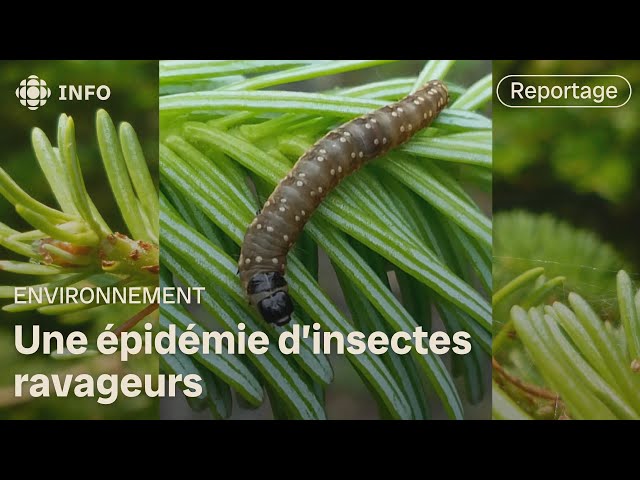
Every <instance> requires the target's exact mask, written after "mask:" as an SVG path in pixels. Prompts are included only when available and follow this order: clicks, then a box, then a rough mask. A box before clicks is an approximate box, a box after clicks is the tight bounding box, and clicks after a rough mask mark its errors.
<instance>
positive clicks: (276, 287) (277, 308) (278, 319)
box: [247, 272, 293, 327]
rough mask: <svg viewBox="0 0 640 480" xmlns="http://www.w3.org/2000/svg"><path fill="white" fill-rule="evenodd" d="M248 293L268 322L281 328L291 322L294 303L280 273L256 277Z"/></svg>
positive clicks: (251, 282) (252, 278) (259, 274)
mask: <svg viewBox="0 0 640 480" xmlns="http://www.w3.org/2000/svg"><path fill="white" fill-rule="evenodd" d="M247 293H248V295H249V299H250V300H251V303H253V304H254V305H255V306H256V308H257V309H258V311H259V312H260V315H262V318H264V320H265V321H266V322H268V323H273V324H275V325H277V326H279V327H280V326H282V325H286V324H287V323H289V321H290V320H291V314H292V313H293V303H292V302H291V298H290V297H289V294H288V293H287V281H286V280H285V279H284V276H283V275H282V274H281V273H280V272H267V273H258V274H256V275H254V276H253V277H251V280H249V284H248V285H247Z"/></svg>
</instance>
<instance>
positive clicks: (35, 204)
mask: <svg viewBox="0 0 640 480" xmlns="http://www.w3.org/2000/svg"><path fill="white" fill-rule="evenodd" d="M96 130H97V134H98V141H99V144H100V153H101V156H102V161H103V164H104V167H105V170H106V173H107V178H108V181H109V185H110V187H111V190H112V192H113V195H114V199H115V201H116V204H117V205H118V207H119V209H120V213H121V214H122V217H123V219H124V221H125V225H126V227H127V229H128V230H129V234H130V235H131V238H130V237H128V236H127V235H125V234H123V233H119V232H112V230H111V229H110V227H109V226H108V225H107V224H106V222H105V221H104V219H103V218H102V216H101V215H100V212H99V211H98V209H97V208H96V206H95V204H94V203H93V201H92V199H91V196H90V194H89V192H88V191H87V188H86V186H85V183H84V179H83V176H82V172H81V170H80V162H79V159H78V157H77V153H76V152H77V148H76V140H75V125H74V121H73V119H72V118H71V117H68V116H67V115H65V114H62V115H60V119H59V122H58V130H57V135H56V137H57V144H56V146H55V147H54V146H53V145H52V143H51V142H50V140H49V138H48V137H47V135H46V134H45V133H44V132H43V131H42V130H40V129H39V128H34V130H33V132H32V135H31V140H32V144H33V149H34V152H35V155H36V158H37V159H38V163H39V165H40V168H41V170H42V172H43V173H44V175H45V178H46V180H47V182H48V184H49V186H50V188H51V191H52V193H53V195H54V197H55V199H56V201H57V202H58V205H59V209H56V208H52V207H49V206H47V205H44V204H43V203H41V202H39V201H37V200H35V199H34V198H32V197H31V196H30V195H29V194H28V193H27V192H26V191H25V190H23V189H22V188H20V186H18V185H17V184H16V183H15V182H14V181H13V179H12V178H11V177H10V176H9V175H8V174H7V172H5V171H4V170H3V169H2V168H0V194H2V196H4V197H5V198H6V199H7V200H8V201H9V202H10V203H12V204H13V205H14V206H15V209H16V211H17V212H18V214H19V215H20V216H21V217H22V218H23V219H25V220H26V221H27V222H28V223H29V224H30V225H31V226H32V227H33V228H34V229H33V230H30V231H27V232H18V231H16V230H14V229H12V228H11V227H9V226H7V225H5V224H4V223H0V245H2V246H3V247H5V248H6V249H8V250H11V251H13V252H15V253H17V254H18V255H21V256H23V257H26V259H25V261H9V260H5V261H0V270H5V271H8V272H12V273H17V274H23V275H33V276H39V277H40V276H44V277H45V278H44V282H43V283H39V284H37V285H31V286H34V287H43V288H49V289H53V288H55V287H63V286H64V287H70V286H74V287H78V288H83V287H89V288H94V287H98V286H100V287H106V286H124V285H126V286H132V285H135V286H148V287H155V286H156V285H157V284H158V269H159V266H158V257H159V254H158V230H159V227H158V220H157V219H158V210H159V206H158V195H157V191H156V189H155V186H154V184H153V181H152V179H151V175H150V173H149V169H148V166H147V163H146V161H145V159H144V155H143V153H142V148H141V146H140V143H139V142H138V139H137V137H136V134H135V131H134V130H133V127H132V126H131V125H129V124H128V123H122V124H121V125H120V132H119V134H118V133H117V132H116V129H115V126H114V124H113V122H112V120H111V117H109V115H108V113H107V112H105V111H104V110H99V111H98V112H97V115H96ZM34 181H36V180H35V178H34ZM21 286H22V285H21ZM14 289H15V286H2V287H0V298H14ZM51 293H53V291H52V290H51ZM45 298H46V297H45ZM95 306H97V304H50V303H49V302H48V301H46V300H45V301H43V303H26V304H15V303H11V304H8V305H5V306H3V307H2V309H3V310H4V311H6V312H15V311H25V310H37V311H39V312H40V313H44V314H51V315H59V314H64V313H68V312H72V311H78V310H79V309H89V308H93V307H95Z"/></svg>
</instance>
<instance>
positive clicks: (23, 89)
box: [16, 75, 51, 110]
mask: <svg viewBox="0 0 640 480" xmlns="http://www.w3.org/2000/svg"><path fill="white" fill-rule="evenodd" d="M50 96H51V89H50V88H49V87H47V82H45V81H44V80H42V79H40V78H38V76H37V75H29V78H27V79H25V80H22V81H21V82H20V86H19V87H18V88H16V97H18V100H20V103H21V104H22V105H24V106H25V107H27V108H28V109H29V110H37V109H38V108H40V107H42V106H43V105H44V104H45V103H47V99H48V98H49V97H50Z"/></svg>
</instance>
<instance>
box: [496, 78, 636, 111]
mask: <svg viewBox="0 0 640 480" xmlns="http://www.w3.org/2000/svg"><path fill="white" fill-rule="evenodd" d="M631 94H632V89H631V84H630V83H629V81H628V80H627V79H626V78H625V77H623V76H622V75H613V74H612V75H507V76H506V77H503V78H502V79H501V80H500V82H498V85H497V87H496V95H497V97H498V100H500V102H501V103H502V104H503V105H505V106H507V107H509V108H620V107H622V106H624V105H625V104H626V103H627V102H628V101H629V100H630V99H631Z"/></svg>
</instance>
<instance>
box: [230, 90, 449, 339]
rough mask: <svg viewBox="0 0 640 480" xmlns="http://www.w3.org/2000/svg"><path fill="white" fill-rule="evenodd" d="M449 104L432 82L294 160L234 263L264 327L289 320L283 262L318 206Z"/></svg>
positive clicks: (351, 123)
mask: <svg viewBox="0 0 640 480" xmlns="http://www.w3.org/2000/svg"><path fill="white" fill-rule="evenodd" d="M448 103H449V92H448V90H447V87H446V85H445V84H444V83H442V82H441V81H440V80H431V81H430V82H428V83H427V84H426V85H425V86H424V87H422V88H421V89H420V90H418V91H417V92H415V93H414V94H412V95H409V96H407V97H405V98H403V99H402V100H400V101H399V102H396V103H393V104H391V105H387V106H385V107H382V108H380V109H379V110H376V111H374V112H371V113H369V114H367V115H364V116H362V117H359V118H356V119H354V120H351V121H349V122H347V123H345V124H344V125H342V126H340V127H338V128H336V129H334V130H332V131H331V132H329V133H328V134H327V135H325V136H324V137H322V138H321V139H320V140H318V141H317V142H316V143H315V144H314V145H313V146H312V147H311V148H310V149H309V150H307V151H306V152H305V153H304V154H303V155H302V156H301V157H300V158H299V159H298V161H297V162H296V164H295V165H294V167H293V168H292V169H291V171H290V172H289V173H288V174H287V176H286V177H285V178H283V179H282V181H281V182H280V183H279V184H278V186H277V187H276V188H275V190H274V191H273V193H272V194H271V195H270V196H269V198H268V199H267V201H266V202H265V204H264V206H263V208H262V210H261V211H260V212H259V213H258V214H257V215H256V217H255V218H254V219H253V221H252V222H251V224H250V225H249V227H248V228H247V231H246V233H245V236H244V241H243V243H242V248H241V251H240V258H239V261H238V272H239V274H240V281H241V283H242V286H243V288H244V290H245V292H246V295H247V298H248V300H249V303H250V304H251V305H253V306H254V307H255V308H256V309H257V310H258V312H259V313H260V314H261V316H262V318H263V319H264V320H265V321H266V322H267V323H271V324H275V325H277V326H282V325H286V324H287V323H288V322H289V321H290V319H291V315H292V313H293V303H292V302H291V298H290V297H289V294H288V287H287V281H286V280H285V278H284V274H285V268H286V261H287V260H286V257H287V253H288V252H289V250H290V249H291V247H292V246H293V245H294V244H295V243H296V240H297V239H298V236H299V235H300V233H301V232H302V229H303V228H304V225H305V224H306V223H307V222H308V221H309V218H310V217H311V215H312V214H313V212H314V211H315V210H316V208H317V207H318V205H319V204H320V202H321V201H322V200H323V199H324V198H325V197H326V196H327V195H328V194H329V192H331V190H333V189H334V188H335V187H336V186H337V185H338V183H340V181H341V180H342V179H343V178H345V177H346V176H347V175H349V174H351V173H353V172H355V171H356V170H358V169H359V168H360V167H362V165H364V164H365V163H366V162H368V161H370V160H373V159H374V158H376V157H380V156H382V155H384V154H385V153H387V152H388V151H389V150H391V149H392V148H395V147H397V146H399V145H401V144H403V143H405V142H406V141H408V140H409V139H410V138H411V137H412V136H413V135H414V134H415V133H416V132H418V131H419V130H421V129H423V128H426V127H427V126H429V125H430V124H431V122H432V121H433V120H434V119H435V118H436V117H437V116H438V114H439V113H440V112H441V111H442V109H443V108H445V107H446V106H447V104H448Z"/></svg>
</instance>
